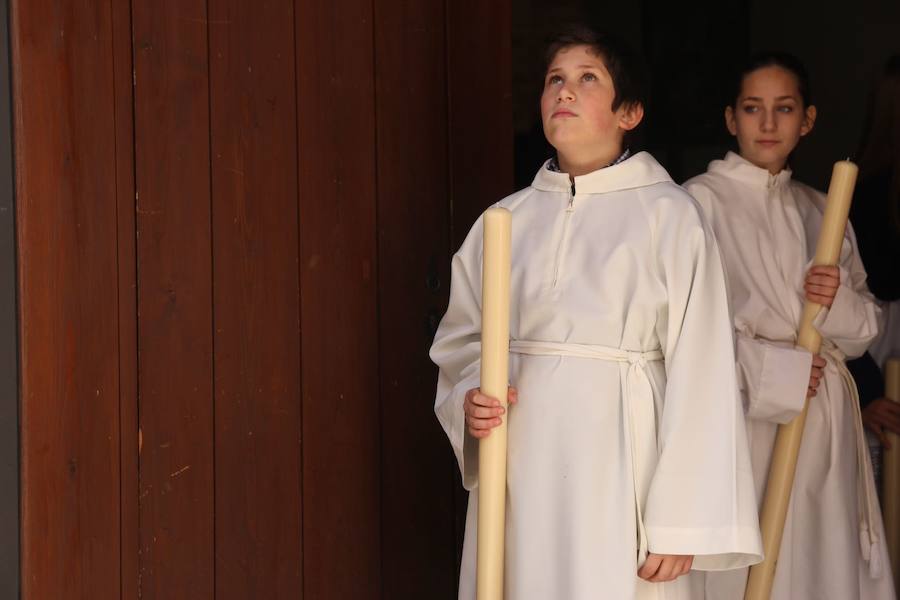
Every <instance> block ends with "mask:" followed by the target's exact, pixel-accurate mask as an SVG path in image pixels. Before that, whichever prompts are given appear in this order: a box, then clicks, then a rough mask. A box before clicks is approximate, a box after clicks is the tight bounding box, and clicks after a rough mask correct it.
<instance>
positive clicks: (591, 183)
mask: <svg viewBox="0 0 900 600" xmlns="http://www.w3.org/2000/svg"><path fill="white" fill-rule="evenodd" d="M549 162H550V161H549V160H548V161H546V162H545V163H544V164H543V165H541V168H540V169H538V172H537V175H535V177H534V181H533V182H532V183H531V186H532V187H533V188H535V189H538V190H541V191H544V192H566V193H571V190H572V183H571V181H569V174H568V173H556V172H554V171H551V170H549V169H548V168H547V164H548V163H549ZM664 182H672V178H671V177H669V174H668V173H667V172H666V170H665V169H664V168H663V167H662V165H660V164H659V163H658V162H656V159H655V158H653V157H652V156H651V155H650V154H648V153H647V152H638V153H637V154H635V155H634V156H631V157H630V158H628V159H627V160H624V161H622V162H620V163H618V164H614V165H611V166H609V167H604V168H602V169H597V170H596V171H593V172H591V173H588V174H587V175H579V176H577V177H575V190H576V191H577V192H578V193H579V194H604V193H606V192H617V191H621V190H627V189H633V188H639V187H644V186H647V185H653V184H654V183H664Z"/></svg>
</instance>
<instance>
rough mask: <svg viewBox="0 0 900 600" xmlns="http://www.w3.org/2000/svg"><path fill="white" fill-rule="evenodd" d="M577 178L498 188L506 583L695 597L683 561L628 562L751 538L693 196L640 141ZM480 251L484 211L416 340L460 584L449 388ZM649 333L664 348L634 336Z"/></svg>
mask: <svg viewBox="0 0 900 600" xmlns="http://www.w3.org/2000/svg"><path fill="white" fill-rule="evenodd" d="M575 192H576V193H575V194H574V196H573V195H572V193H571V186H570V182H569V177H568V175H566V174H563V173H555V172H552V171H550V170H548V169H546V168H545V167H542V168H541V169H540V171H539V172H538V174H537V176H536V177H535V179H534V182H533V183H532V185H531V187H528V188H526V189H524V190H521V191H520V192H518V193H516V194H513V195H512V196H510V197H508V198H506V199H504V200H503V201H501V202H500V203H499V206H503V207H505V208H508V209H509V210H511V211H512V227H513V234H512V256H513V264H512V306H511V317H510V337H511V339H512V342H511V345H512V346H513V350H514V351H513V352H512V353H511V358H510V381H511V383H512V385H514V386H516V387H517V388H518V390H519V403H518V404H517V405H515V406H513V407H511V410H510V411H509V415H508V416H509V420H508V424H509V450H508V478H507V491H508V494H507V512H506V515H507V523H506V571H505V573H506V598H507V599H509V600H551V599H559V600H587V599H596V598H610V599H615V600H629V599H631V598H641V599H643V598H666V599H669V600H672V599H686V598H698V597H700V596H701V595H702V580H698V579H697V578H696V577H695V576H694V575H693V574H692V575H690V576H687V577H682V578H680V579H679V580H677V581H675V582H672V583H665V584H650V583H647V582H645V581H643V580H640V579H639V578H638V577H637V570H638V566H639V562H640V560H641V559H639V556H638V555H639V546H640V542H641V541H643V542H644V543H645V544H649V551H651V552H655V553H666V554H695V555H697V557H696V559H695V561H694V569H726V568H735V567H740V566H744V565H747V564H750V563H753V562H757V561H758V560H759V557H760V556H759V555H760V554H761V544H760V540H759V529H758V522H757V517H756V510H755V503H754V498H753V489H752V487H753V482H752V475H751V472H750V464H749V457H748V456H747V447H746V434H745V430H744V421H743V414H742V410H741V407H740V400H739V395H738V391H737V386H736V382H735V373H734V354H733V341H732V335H731V324H730V317H729V315H728V307H727V298H726V294H725V284H724V279H723V272H722V266H721V263H720V261H719V254H718V251H717V250H716V246H715V242H714V240H713V238H712V235H711V233H710V230H709V228H708V227H707V226H706V225H705V222H704V221H703V219H702V217H701V216H700V212H699V208H698V207H697V206H696V203H695V202H694V201H693V200H692V199H691V198H690V197H689V196H688V195H687V194H686V193H685V192H684V190H683V189H682V188H680V187H679V186H677V185H675V184H674V183H673V182H672V180H671V179H670V178H669V175H668V174H667V173H666V171H665V170H664V169H663V168H662V167H661V166H660V165H659V164H658V163H657V162H656V161H655V160H654V159H653V157H651V156H650V155H649V154H646V153H639V154H637V155H635V156H633V157H631V158H629V159H628V160H626V161H624V162H622V163H620V164H618V165H614V166H611V167H607V168H605V169H601V170H599V171H595V172H593V173H590V174H588V175H585V176H582V177H576V178H575ZM481 256H482V220H481V219H479V220H478V221H477V222H476V223H475V225H474V227H473V228H472V230H471V231H470V233H469V235H468V237H467V238H466V240H465V242H464V243H463V245H462V247H461V248H460V250H459V252H458V253H457V254H456V255H455V256H454V257H453V263H452V284H451V290H450V304H449V307H448V309H447V313H446V315H445V316H444V318H443V320H442V321H441V325H440V327H439V329H438V331H437V335H436V336H435V341H434V345H433V347H432V349H431V357H432V359H433V360H434V362H435V363H436V364H437V365H438V366H439V367H440V375H439V380H438V388H437V397H436V403H435V411H436V413H437V416H438V419H439V420H440V422H441V425H442V426H443V428H444V430H445V431H446V433H447V436H448V437H449V439H450V443H451V445H452V446H453V449H454V451H455V453H456V457H457V459H458V460H459V467H460V470H461V472H462V474H463V484H464V485H465V487H466V488H467V489H468V490H470V491H471V493H470V495H469V510H468V515H467V519H466V536H465V545H464V550H463V558H462V566H461V576H460V592H459V597H460V598H461V599H466V600H469V599H474V597H475V551H476V539H477V538H476V523H477V518H476V510H477V506H478V489H477V468H478V457H477V452H478V446H477V441H476V440H475V439H474V438H472V437H471V436H470V435H469V434H468V433H467V432H466V427H465V423H464V416H463V408H462V405H463V398H464V395H465V392H466V390H468V389H470V388H474V387H477V386H478V383H479V367H480V363H479V355H480V329H481V306H480V305H481ZM620 349H624V351H626V352H623V350H620ZM660 350H661V354H662V355H664V357H665V360H664V362H663V361H661V360H658V359H654V357H653V356H652V355H648V354H646V353H648V352H651V351H660ZM628 352H630V353H631V354H630V355H629V354H628ZM639 353H645V354H644V355H643V356H642V357H641V356H639ZM629 356H630V359H629ZM615 359H618V360H620V361H622V362H616V360H615ZM629 360H630V362H629ZM638 509H640V511H641V513H642V516H643V519H640V518H639V517H638V515H637V512H638ZM644 550H645V552H646V550H647V548H646V546H645V547H644ZM698 585H699V587H698Z"/></svg>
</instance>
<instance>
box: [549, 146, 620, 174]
mask: <svg viewBox="0 0 900 600" xmlns="http://www.w3.org/2000/svg"><path fill="white" fill-rule="evenodd" d="M622 152H623V150H622V147H621V146H617V147H614V148H609V149H607V150H605V151H602V152H592V153H590V154H585V155H584V156H579V155H574V156H573V155H572V154H563V153H562V152H559V151H557V153H556V161H557V163H558V164H559V170H560V171H562V172H563V173H568V174H569V177H570V178H574V177H580V176H581V175H587V174H588V173H593V172H594V171H597V170H598V169H602V168H603V167H606V166H609V165H611V164H612V163H613V162H615V160H616V159H617V158H619V157H620V156H621V155H622Z"/></svg>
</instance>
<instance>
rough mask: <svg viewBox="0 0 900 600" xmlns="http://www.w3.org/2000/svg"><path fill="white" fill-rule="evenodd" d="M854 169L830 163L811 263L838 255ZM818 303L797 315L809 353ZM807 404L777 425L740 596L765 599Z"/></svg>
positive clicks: (814, 347)
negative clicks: (755, 542) (756, 552)
mask: <svg viewBox="0 0 900 600" xmlns="http://www.w3.org/2000/svg"><path fill="white" fill-rule="evenodd" d="M858 171H859V169H858V168H857V166H856V165H855V164H853V163H852V162H850V161H849V160H845V161H840V162H837V163H835V164H834V170H833V171H832V173H831V185H829V187H828V200H827V204H826V206H825V215H824V216H823V218H822V230H821V231H820V232H819V240H818V243H817V244H816V256H815V259H814V261H813V264H814V265H836V264H837V262H838V259H839V258H840V253H841V246H842V244H843V242H844V230H845V229H846V228H847V215H848V213H849V212H850V201H851V200H852V198H853V187H854V185H855V184H856V175H857V173H858ZM821 309H822V306H821V305H820V304H816V303H814V302H810V301H809V300H807V301H806V302H805V303H804V305H803V315H802V316H801V317H800V330H799V333H798V336H797V345H798V346H800V347H802V348H805V349H807V350H809V351H810V352H812V353H813V354H818V353H819V347H820V346H821V344H822V336H821V335H819V332H818V330H816V328H815V327H814V326H813V320H814V319H815V318H816V315H818V314H819V311H820V310H821ZM808 409H809V399H807V400H806V402H805V403H804V405H803V411H802V412H801V413H800V414H799V415H798V416H797V417H796V418H795V419H794V420H793V421H791V422H790V423H788V424H786V425H781V426H779V427H778V436H777V437H776V439H775V449H774V452H773V454H772V463H771V466H770V467H769V479H768V482H767V484H766V496H765V499H764V500H763V505H762V511H761V513H760V529H761V530H762V539H763V550H764V552H765V560H763V562H761V563H759V564H756V565H754V566H752V567H750V577H749V579H748V581H747V591H746V592H745V594H744V600H769V596H770V595H771V593H772V582H773V581H774V579H775V565H776V564H777V562H778V551H779V549H780V547H781V535H782V533H783V532H784V521H785V518H786V517H787V510H788V505H789V504H790V500H791V488H792V487H793V485H794V471H795V470H796V468H797V454H798V453H799V451H800V442H801V440H802V439H803V425H804V424H805V423H806V413H807V410H808Z"/></svg>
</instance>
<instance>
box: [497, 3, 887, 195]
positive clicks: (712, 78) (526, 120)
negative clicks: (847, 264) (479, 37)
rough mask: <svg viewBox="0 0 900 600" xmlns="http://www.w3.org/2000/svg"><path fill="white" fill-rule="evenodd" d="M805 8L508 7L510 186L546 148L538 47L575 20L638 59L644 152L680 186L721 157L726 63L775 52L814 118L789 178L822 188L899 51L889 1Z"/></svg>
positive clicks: (849, 151)
mask: <svg viewBox="0 0 900 600" xmlns="http://www.w3.org/2000/svg"><path fill="white" fill-rule="evenodd" d="M826 6H828V5H825V4H818V3H813V2H777V1H773V0H756V1H750V0H744V1H738V0H721V1H718V2H712V1H709V0H701V1H698V2H688V3H672V2H665V1H664V0H644V1H643V2H632V3H628V2H621V3H619V2H589V1H585V0H561V1H559V2H554V3H552V5H551V4H550V3H547V2H541V1H539V0H514V2H513V6H512V10H513V14H512V19H513V28H512V36H513V43H512V49H513V114H514V125H515V132H516V146H515V149H516V185H517V186H518V187H521V186H524V185H527V184H528V183H529V182H530V181H531V178H532V177H533V174H534V171H535V169H536V168H537V166H539V165H540V163H541V161H542V160H543V159H544V158H546V157H547V155H548V153H549V152H550V150H551V149H550V148H549V147H548V146H547V145H546V142H544V140H543V135H542V134H541V131H540V120H539V113H538V108H537V106H538V96H539V94H540V82H541V75H542V73H541V72H540V69H535V66H536V65H540V63H541V54H542V48H543V45H544V40H545V39H546V37H547V36H548V35H549V34H551V33H552V32H553V31H555V30H556V29H558V28H559V27H560V26H561V25H562V24H565V23H569V22H586V23H589V24H591V25H593V26H594V27H597V28H600V29H602V30H609V31H612V32H615V33H616V34H618V35H619V36H621V37H624V38H625V39H627V40H628V41H629V42H630V43H631V44H632V45H633V46H634V47H636V48H638V49H640V50H642V51H643V53H644V55H645V57H646V59H647V64H648V67H649V70H650V74H651V80H652V92H651V100H650V105H649V107H648V110H647V113H646V121H645V123H644V125H643V127H644V141H645V147H644V149H646V150H649V151H650V152H651V153H653V155H654V156H656V158H657V159H658V160H659V161H660V162H661V163H662V164H663V165H664V166H665V167H666V168H667V169H668V170H669V172H670V173H671V174H672V176H673V178H674V179H675V180H676V181H677V182H679V183H681V182H683V181H685V180H686V179H688V178H690V177H693V176H694V175H697V174H699V173H702V172H703V171H705V170H706V165H707V164H708V163H709V161H710V160H713V159H716V158H721V157H722V155H724V153H725V152H726V151H727V150H729V149H731V148H732V142H731V139H732V138H731V136H729V135H728V132H727V131H726V129H725V125H724V118H723V111H724V105H723V104H722V97H723V95H727V92H726V90H727V88H728V86H729V82H730V73H731V71H732V69H734V65H735V64H737V63H739V62H740V61H741V59H743V58H744V57H746V56H747V55H749V54H750V53H752V52H758V51H763V50H785V51H788V52H791V53H793V54H795V55H797V56H798V57H799V58H800V59H801V60H802V61H803V62H804V64H805V65H806V67H807V69H808V71H809V75H810V79H811V81H812V90H813V98H814V103H815V104H816V106H817V108H818V113H819V116H818V120H817V122H816V126H815V129H814V130H813V132H812V133H811V134H810V136H809V137H807V138H805V139H804V140H802V141H801V143H800V145H799V147H798V149H797V150H796V151H795V156H794V157H793V161H792V167H793V169H794V173H795V177H798V178H799V179H801V180H802V181H804V182H806V183H809V184H811V185H813V186H815V187H817V188H819V189H823V190H824V189H825V188H826V187H827V185H828V179H829V177H830V175H831V167H832V165H833V163H834V162H835V161H837V160H841V159H844V158H847V157H853V156H854V155H855V153H856V151H857V149H858V147H859V144H860V140H861V137H862V134H863V128H864V121H865V117H866V112H867V105H868V97H869V93H870V88H871V86H872V83H873V81H874V79H875V77H876V76H877V74H878V73H879V72H880V70H881V68H882V66H883V64H884V62H885V60H886V59H887V58H888V57H889V56H890V55H891V54H895V53H897V52H900V3H898V2H885V1H883V0H861V1H860V2H856V3H854V4H853V6H852V9H851V10H834V9H831V8H826Z"/></svg>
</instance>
